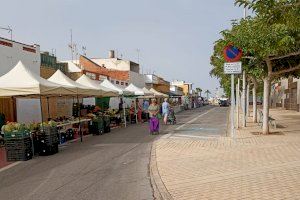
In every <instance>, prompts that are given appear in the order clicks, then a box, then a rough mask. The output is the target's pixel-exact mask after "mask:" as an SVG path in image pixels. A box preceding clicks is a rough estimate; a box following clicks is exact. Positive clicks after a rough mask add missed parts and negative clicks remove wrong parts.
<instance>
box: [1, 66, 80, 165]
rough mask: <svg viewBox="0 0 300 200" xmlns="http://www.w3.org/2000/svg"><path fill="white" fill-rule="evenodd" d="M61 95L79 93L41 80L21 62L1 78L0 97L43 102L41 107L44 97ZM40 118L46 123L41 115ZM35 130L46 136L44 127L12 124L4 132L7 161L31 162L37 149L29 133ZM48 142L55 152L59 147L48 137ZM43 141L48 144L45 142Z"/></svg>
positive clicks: (5, 127)
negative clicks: (33, 99) (26, 98)
mask: <svg viewBox="0 0 300 200" xmlns="http://www.w3.org/2000/svg"><path fill="white" fill-rule="evenodd" d="M60 95H76V91H75V90H73V89H70V88H67V87H64V86H63V85H60V84H57V83H53V82H50V81H48V80H46V79H43V78H41V77H40V76H39V75H37V74H35V73H34V72H32V71H30V69H28V68H27V67H26V66H24V65H23V63H22V62H18V64H17V65H16V66H15V67H14V68H13V69H11V70H10V71H9V72H8V73H6V74H5V75H3V76H1V77H0V97H4V98H5V97H6V98H7V97H10V98H15V97H31V98H40V105H41V97H42V96H60ZM41 110H42V106H41ZM41 118H42V120H41V121H42V122H43V117H42V115H41ZM35 128H38V129H39V131H40V132H43V133H46V134H47V132H46V131H45V124H44V123H41V124H40V126H33V125H31V124H30V125H27V126H26V125H25V124H19V123H9V124H7V125H5V126H3V127H2V128H1V129H2V131H3V132H4V139H5V145H6V152H7V159H8V160H11V161H13V160H28V159H31V158H32V155H33V153H34V149H33V148H32V147H33V144H32V137H30V136H31V135H30V131H33V129H35ZM46 134H45V135H46ZM49 138H51V147H52V148H51V150H52V151H54V149H55V147H56V146H57V145H58V143H57V141H56V140H55V139H53V138H52V137H50V136H49V137H47V139H49ZM52 139H53V140H52ZM30 141H31V142H30ZM43 141H46V140H45V139H44V140H43ZM47 141H49V140H47Z"/></svg>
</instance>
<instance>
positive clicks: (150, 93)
mask: <svg viewBox="0 0 300 200" xmlns="http://www.w3.org/2000/svg"><path fill="white" fill-rule="evenodd" d="M142 90H143V91H144V94H145V96H144V97H143V98H144V99H146V98H148V99H149V98H153V97H155V95H154V93H153V92H151V91H150V90H148V89H147V88H145V87H143V89H142Z"/></svg>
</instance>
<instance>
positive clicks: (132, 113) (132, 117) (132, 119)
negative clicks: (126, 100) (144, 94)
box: [129, 101, 136, 124]
mask: <svg viewBox="0 0 300 200" xmlns="http://www.w3.org/2000/svg"><path fill="white" fill-rule="evenodd" d="M135 114H136V113H135V105H134V101H132V102H131V105H130V109H129V116H130V117H129V118H130V123H131V124H132V123H134V122H135V121H136V120H135Z"/></svg>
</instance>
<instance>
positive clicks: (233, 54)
mask: <svg viewBox="0 0 300 200" xmlns="http://www.w3.org/2000/svg"><path fill="white" fill-rule="evenodd" d="M223 55H224V58H225V60H226V61H227V62H237V61H239V60H240V59H241V57H242V55H243V52H242V50H241V49H240V48H238V47H236V46H233V45H231V44H230V45H227V46H226V47H225V48H224V50H223Z"/></svg>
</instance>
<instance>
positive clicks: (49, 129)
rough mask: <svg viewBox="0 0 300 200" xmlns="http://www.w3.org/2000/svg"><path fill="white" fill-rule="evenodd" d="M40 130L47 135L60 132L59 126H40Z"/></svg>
mask: <svg viewBox="0 0 300 200" xmlns="http://www.w3.org/2000/svg"><path fill="white" fill-rule="evenodd" d="M40 132H42V133H44V134H45V135H53V134H57V133H58V129H57V127H52V126H44V127H43V128H42V127H41V128H40Z"/></svg>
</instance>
